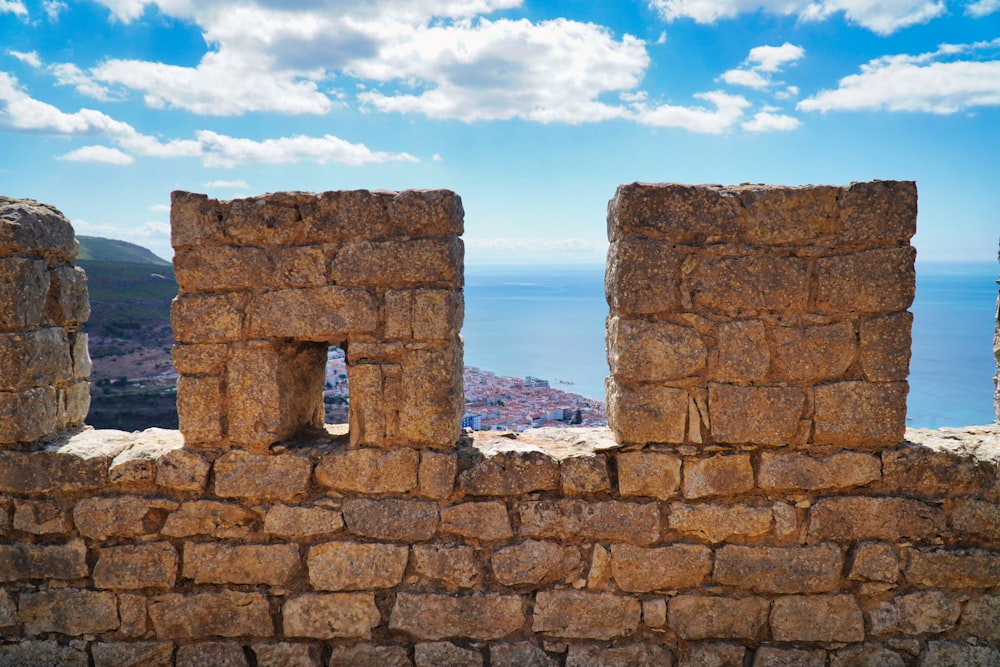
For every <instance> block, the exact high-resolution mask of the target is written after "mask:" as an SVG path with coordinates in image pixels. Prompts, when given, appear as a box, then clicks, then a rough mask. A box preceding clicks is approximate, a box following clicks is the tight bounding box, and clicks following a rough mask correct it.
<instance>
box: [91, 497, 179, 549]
mask: <svg viewBox="0 0 1000 667" xmlns="http://www.w3.org/2000/svg"><path fill="white" fill-rule="evenodd" d="M176 508H177V503H175V502H173V501H171V500H155V499H150V498H143V497H141V496H119V497H112V498H84V499H83V500H80V501H79V502H77V504H76V506H75V507H73V522H74V523H75V524H76V528H77V530H79V531H80V534H81V535H83V536H84V537H90V538H94V539H98V540H103V539H105V538H108V537H110V536H112V535H115V536H128V537H135V536H138V535H149V534H152V533H155V532H157V531H158V530H159V529H160V526H162V525H163V521H164V517H165V515H166V512H167V511H169V510H173V509H176Z"/></svg>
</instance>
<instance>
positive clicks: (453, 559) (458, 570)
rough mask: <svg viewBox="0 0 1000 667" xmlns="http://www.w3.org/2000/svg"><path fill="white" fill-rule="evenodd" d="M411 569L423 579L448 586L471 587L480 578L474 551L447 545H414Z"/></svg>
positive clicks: (453, 587)
mask: <svg viewBox="0 0 1000 667" xmlns="http://www.w3.org/2000/svg"><path fill="white" fill-rule="evenodd" d="M411 552H412V554H413V570H414V571H415V572H416V573H417V574H418V575H420V577H422V578H423V579H425V580H429V581H433V582H437V583H440V584H443V585H445V586H447V587H449V588H451V589H458V588H473V587H474V586H475V585H476V583H477V582H478V581H479V575H480V572H479V565H478V564H477V563H476V550H475V549H473V548H472V547H468V546H460V545H450V544H415V545H413V547H412V548H411Z"/></svg>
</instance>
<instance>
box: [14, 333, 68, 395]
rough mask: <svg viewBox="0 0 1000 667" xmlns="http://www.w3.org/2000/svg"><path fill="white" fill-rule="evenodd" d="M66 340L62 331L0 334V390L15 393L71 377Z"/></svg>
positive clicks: (66, 337)
mask: <svg viewBox="0 0 1000 667" xmlns="http://www.w3.org/2000/svg"><path fill="white" fill-rule="evenodd" d="M71 349H72V348H71V347H70V342H69V336H68V335H67V333H66V330H65V329H63V328H61V327H46V328H44V329H36V330H35V331H25V332H18V333H9V334H0V389H2V390H5V391H17V390H19V389H22V388H27V387H41V386H46V385H54V384H58V383H63V382H67V381H68V380H70V379H72V378H73V377H75V376H74V373H73V360H72V358H71V355H70V352H71Z"/></svg>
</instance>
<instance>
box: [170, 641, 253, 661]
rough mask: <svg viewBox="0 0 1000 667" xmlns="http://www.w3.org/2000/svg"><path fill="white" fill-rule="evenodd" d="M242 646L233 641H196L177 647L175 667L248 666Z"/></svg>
mask: <svg viewBox="0 0 1000 667" xmlns="http://www.w3.org/2000/svg"><path fill="white" fill-rule="evenodd" d="M249 664H250V663H249V662H247V658H246V655H244V653H243V647H242V646H240V645H239V644H235V643H233V642H198V643H196V644H184V645H183V646H178V647H177V658H176V662H175V665H176V666H177V667H199V665H217V666H218V667H248V665H249Z"/></svg>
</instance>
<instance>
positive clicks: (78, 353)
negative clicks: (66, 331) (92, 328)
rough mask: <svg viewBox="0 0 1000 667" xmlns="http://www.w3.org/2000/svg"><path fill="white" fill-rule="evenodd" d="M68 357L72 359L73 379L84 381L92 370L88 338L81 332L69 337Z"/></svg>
mask: <svg viewBox="0 0 1000 667" xmlns="http://www.w3.org/2000/svg"><path fill="white" fill-rule="evenodd" d="M69 346H70V356H71V357H72V358H73V377H75V378H79V379H81V380H86V379H87V378H89V377H90V373H91V371H93V370H94V364H93V362H92V361H91V359H90V337H89V336H88V335H87V334H85V333H82V332H78V333H75V334H70V336H69Z"/></svg>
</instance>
